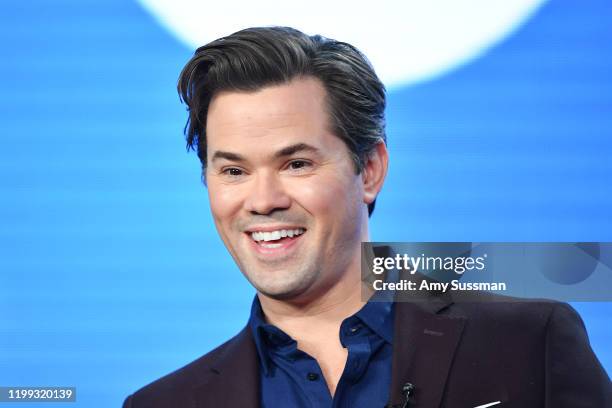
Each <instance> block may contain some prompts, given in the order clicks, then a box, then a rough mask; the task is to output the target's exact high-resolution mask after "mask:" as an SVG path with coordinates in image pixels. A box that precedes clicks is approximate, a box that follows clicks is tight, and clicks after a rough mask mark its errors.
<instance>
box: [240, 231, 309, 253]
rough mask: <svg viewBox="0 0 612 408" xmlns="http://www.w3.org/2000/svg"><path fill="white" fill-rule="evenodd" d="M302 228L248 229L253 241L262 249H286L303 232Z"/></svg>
mask: <svg viewBox="0 0 612 408" xmlns="http://www.w3.org/2000/svg"><path fill="white" fill-rule="evenodd" d="M305 232H306V230H305V229H304V228H282V229H277V230H271V231H250V232H249V235H250V237H251V240H252V241H253V243H254V244H255V245H256V246H257V247H259V248H260V249H263V250H266V249H267V250H274V249H281V248H285V249H288V247H289V246H291V245H290V244H292V243H293V242H294V241H295V240H296V238H297V237H299V236H301V235H302V234H304V233H305Z"/></svg>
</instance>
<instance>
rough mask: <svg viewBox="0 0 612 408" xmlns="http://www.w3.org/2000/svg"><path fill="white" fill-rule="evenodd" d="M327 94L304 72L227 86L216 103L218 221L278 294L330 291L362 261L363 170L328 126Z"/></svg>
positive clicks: (253, 277)
mask: <svg viewBox="0 0 612 408" xmlns="http://www.w3.org/2000/svg"><path fill="white" fill-rule="evenodd" d="M325 97H326V91H325V89H324V87H323V85H322V84H321V83H320V82H319V81H318V80H317V79H314V78H300V79H295V80H293V81H292V82H290V83H287V84H283V85H277V86H270V87H265V88H263V89H261V90H259V91H257V92H222V93H219V94H218V95H216V96H215V97H214V98H213V100H212V101H211V104H210V107H209V111H208V118H207V127H206V134H207V142H208V166H207V170H206V179H207V183H208V194H209V199H210V204H211V210H212V214H213V217H214V219H215V224H216V226H217V229H218V231H219V234H220V235H221V238H222V239H223V241H224V242H225V245H226V246H227V248H228V250H229V251H230V253H231V255H232V256H233V258H234V260H235V261H236V263H237V264H238V266H239V267H240V269H241V270H242V272H243V273H244V274H245V276H246V277H247V279H248V280H249V281H250V282H251V283H252V284H253V285H254V286H255V287H256V289H257V290H258V291H259V292H260V293H263V294H264V295H267V296H270V297H273V298H277V299H290V298H298V297H300V298H302V297H304V296H307V295H308V294H315V293H319V292H321V291H325V290H326V289H327V288H329V287H331V285H334V284H336V283H337V282H338V281H341V280H342V279H343V278H344V277H345V276H346V274H348V273H354V271H352V272H350V271H349V269H351V268H353V266H354V265H357V267H358V265H359V263H358V259H359V248H360V242H361V240H362V238H365V236H363V234H364V231H363V230H364V229H365V227H364V226H365V225H366V222H367V207H366V203H365V202H364V188H363V182H362V176H361V175H358V174H356V172H355V167H354V164H353V161H352V160H351V158H350V156H349V151H348V148H347V146H346V145H345V144H344V142H342V140H340V139H339V138H338V137H337V136H335V135H334V134H332V133H331V131H330V126H329V116H328V113H327V107H326V101H325ZM355 260H357V263H356V262H355Z"/></svg>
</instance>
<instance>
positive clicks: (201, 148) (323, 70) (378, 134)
mask: <svg viewBox="0 0 612 408" xmlns="http://www.w3.org/2000/svg"><path fill="white" fill-rule="evenodd" d="M298 77H314V78H317V79H319V80H320V81H321V82H322V84H323V86H324V88H325V90H326V92H327V104H328V106H327V108H328V109H327V111H328V113H329V119H330V126H331V131H332V132H333V133H334V134H335V135H336V136H338V137H339V138H340V139H342V141H344V143H345V144H346V146H347V147H348V149H349V152H350V154H351V156H352V159H353V162H354V165H355V171H356V172H357V174H359V173H361V171H362V170H363V168H364V165H365V163H366V161H367V158H368V155H369V154H370V153H371V152H372V151H373V150H374V149H375V147H376V145H377V144H378V143H386V135H385V104H386V102H385V87H384V85H383V84H382V82H381V81H380V79H379V78H378V77H377V76H376V73H375V72H374V69H373V68H372V65H371V64H370V62H369V61H368V59H367V58H366V57H365V56H364V55H363V54H362V53H361V52H360V51H359V50H357V48H355V47H353V46H352V45H350V44H347V43H345V42H340V41H336V40H332V39H329V38H325V37H322V36H320V35H313V36H309V35H307V34H304V33H302V32H301V31H298V30H296V29H293V28H290V27H255V28H247V29H245V30H241V31H238V32H236V33H234V34H231V35H229V36H227V37H222V38H219V39H218V40H215V41H212V42H210V43H208V44H206V45H204V46H202V47H200V48H198V49H197V50H196V52H195V54H194V56H193V57H192V58H191V60H189V62H188V63H187V65H185V67H184V68H183V70H182V72H181V74H180V77H179V80H178V92H179V96H180V98H181V101H183V102H184V103H185V104H186V105H187V109H188V111H189V117H188V119H187V124H186V126H185V136H186V139H187V149H188V150H189V149H191V150H196V151H197V154H198V157H199V158H200V162H201V163H202V169H203V170H205V169H206V165H207V163H206V117H207V114H208V107H209V104H210V101H211V99H212V97H213V96H214V95H215V94H216V93H218V92H221V91H257V90H260V89H261V88H263V87H266V86H271V85H280V84H284V83H287V82H290V81H291V80H292V79H295V78H298ZM375 202H376V201H374V202H372V203H371V204H370V205H369V206H368V213H369V214H370V215H371V214H372V211H373V210H374V204H375Z"/></svg>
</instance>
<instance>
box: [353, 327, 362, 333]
mask: <svg viewBox="0 0 612 408" xmlns="http://www.w3.org/2000/svg"><path fill="white" fill-rule="evenodd" d="M359 329H361V326H353V327H351V334H356V333H357V332H358V331H359Z"/></svg>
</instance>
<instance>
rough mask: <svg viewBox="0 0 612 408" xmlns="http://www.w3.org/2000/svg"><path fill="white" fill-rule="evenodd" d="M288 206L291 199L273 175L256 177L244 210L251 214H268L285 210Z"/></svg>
mask: <svg viewBox="0 0 612 408" xmlns="http://www.w3.org/2000/svg"><path fill="white" fill-rule="evenodd" d="M290 205H291V198H290V197H289V195H288V194H287V192H286V191H285V188H284V186H283V184H282V182H281V181H280V180H279V179H278V177H277V176H276V175H274V174H258V175H256V177H255V178H254V180H253V185H252V186H251V189H250V191H249V194H248V197H247V199H246V200H245V201H244V206H245V209H246V210H247V211H249V212H251V213H253V214H270V213H272V212H274V211H277V210H286V209H287V208H289V206H290Z"/></svg>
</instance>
